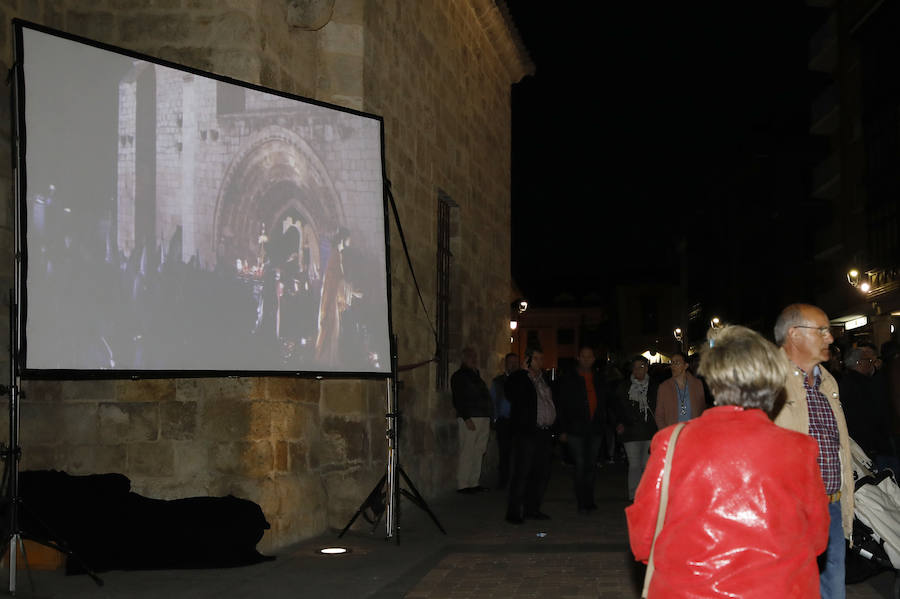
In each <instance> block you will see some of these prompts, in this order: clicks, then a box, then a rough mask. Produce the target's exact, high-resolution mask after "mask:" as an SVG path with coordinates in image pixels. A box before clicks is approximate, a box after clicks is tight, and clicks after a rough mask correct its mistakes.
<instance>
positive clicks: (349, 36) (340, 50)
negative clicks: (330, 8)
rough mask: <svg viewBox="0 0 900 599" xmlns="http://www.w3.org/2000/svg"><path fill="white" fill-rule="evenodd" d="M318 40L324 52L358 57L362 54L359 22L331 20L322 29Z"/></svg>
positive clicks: (361, 34) (361, 32)
mask: <svg viewBox="0 0 900 599" xmlns="http://www.w3.org/2000/svg"><path fill="white" fill-rule="evenodd" d="M320 40H321V41H320V47H321V48H322V50H323V51H325V52H334V53H337V54H347V55H350V56H359V57H362V55H363V27H362V25H361V24H360V25H355V24H347V23H336V22H334V21H332V22H330V23H328V25H326V26H325V27H324V28H323V29H322V31H321V34H320Z"/></svg>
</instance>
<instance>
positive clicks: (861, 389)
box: [839, 346, 892, 468]
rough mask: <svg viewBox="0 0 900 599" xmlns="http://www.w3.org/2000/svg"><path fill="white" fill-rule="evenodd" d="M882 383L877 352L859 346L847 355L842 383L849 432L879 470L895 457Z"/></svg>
mask: <svg viewBox="0 0 900 599" xmlns="http://www.w3.org/2000/svg"><path fill="white" fill-rule="evenodd" d="M881 382H882V381H881V380H880V377H876V376H875V352H873V351H872V349H871V348H869V347H864V346H859V347H855V348H853V349H851V350H850V351H849V352H847V354H846V356H845V357H844V376H843V377H842V378H841V380H840V383H839V385H840V397H841V404H842V405H843V407H844V418H846V419H847V432H849V433H850V437H851V438H852V439H853V440H854V441H856V443H857V444H858V445H859V446H860V448H862V450H863V451H865V452H866V454H867V455H868V456H869V457H870V458H872V460H873V461H875V463H876V465H877V466H878V467H879V468H882V467H884V466H885V465H886V464H885V462H886V461H887V457H888V456H890V454H891V447H890V425H891V417H892V415H891V411H890V408H889V406H888V404H887V401H886V394H885V389H884V387H883V385H882V384H881Z"/></svg>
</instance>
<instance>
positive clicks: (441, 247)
mask: <svg viewBox="0 0 900 599" xmlns="http://www.w3.org/2000/svg"><path fill="white" fill-rule="evenodd" d="M453 205H454V204H453V200H451V199H450V198H449V197H447V196H445V195H443V194H441V195H439V196H438V218H437V317H436V318H437V335H438V363H437V388H438V389H446V388H447V383H448V381H449V378H450V376H449V375H450V357H449V355H448V354H449V351H448V350H449V345H450V343H449V342H450V266H451V263H452V260H453V253H452V252H451V251H450V209H451V208H452V207H453Z"/></svg>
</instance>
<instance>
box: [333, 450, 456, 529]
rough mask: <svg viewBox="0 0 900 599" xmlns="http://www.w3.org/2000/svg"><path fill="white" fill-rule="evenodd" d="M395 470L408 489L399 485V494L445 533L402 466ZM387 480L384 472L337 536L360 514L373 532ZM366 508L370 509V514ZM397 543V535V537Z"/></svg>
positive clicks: (381, 505)
mask: <svg viewBox="0 0 900 599" xmlns="http://www.w3.org/2000/svg"><path fill="white" fill-rule="evenodd" d="M397 470H398V471H399V472H400V476H402V477H403V480H404V482H406V485H407V486H408V487H409V489H408V490H407V489H405V488H403V487H402V486H401V487H400V489H399V491H400V495H402V496H403V497H406V498H407V499H409V500H410V502H412V504H413V505H415V506H416V507H418V508H419V509H420V510H422V511H424V512H425V513H426V514H428V516H429V517H430V518H431V521H432V522H434V525H435V526H437V527H438V530H440V531H441V532H442V533H444V534H447V531H446V530H444V527H443V526H441V523H440V522H439V521H438V519H437V516H435V515H434V512H432V511H431V508H429V507H428V502H426V501H425V498H424V497H422V494H421V493H419V490H418V489H416V486H415V485H414V484H413V483H412V481H411V480H410V479H409V476H407V475H406V472H405V471H404V470H403V466H399V465H398V466H397ZM386 482H387V473H385V474H384V475H383V476H382V477H381V479H380V480H379V481H378V482H377V483H376V484H375V487H374V488H373V489H372V491H371V492H370V493H369V495H368V496H367V497H366V498H365V500H364V501H363V502H362V504H361V505H360V506H359V509H357V510H356V513H355V514H353V517H352V518H350V521H349V522H348V523H347V526H345V527H344V529H343V530H342V531H341V532H340V533H339V534H338V538H341V537H343V536H344V533H346V532H347V531H348V530H350V527H351V526H353V523H354V522H356V519H357V518H359V517H360V516H362V517H363V518H364V519H365V520H366V521H367V522H368V523H370V524H371V525H372V532H375V527H377V526H378V523H379V522H380V521H381V518H382V516H384V511H385V507H386V506H385V483H386ZM366 510H370V512H371V516H370V515H369V513H367V512H366ZM397 542H398V543H399V542H400V541H399V537H398V541H397Z"/></svg>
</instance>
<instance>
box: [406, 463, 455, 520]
mask: <svg viewBox="0 0 900 599" xmlns="http://www.w3.org/2000/svg"><path fill="white" fill-rule="evenodd" d="M398 470H399V471H400V476H402V477H403V480H404V481H406V484H407V485H409V488H410V489H411V490H412V492H410V491H407V490H406V489H400V492H401V493H402V494H403V495H404V496H405V497H407V498H408V499H409V500H410V501H412V502H413V503H414V504H416V505H417V506H418V507H419V508H420V509H422V510H424V511H425V513H426V514H428V515H429V516H431V520H432V521H433V522H434V524H435V526H437V527H438V530H440V531H441V532H442V533H444V534H447V531H446V530H444V527H443V526H441V523H440V522H438V519H437V516H435V515H434V512H432V511H431V508H429V507H428V504H427V503H425V498H424V497H422V495H421V494H420V493H419V490H418V489H416V486H415V485H414V484H413V483H412V481H411V480H409V477H408V476H407V475H406V472H405V471H404V470H403V466H398Z"/></svg>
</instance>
